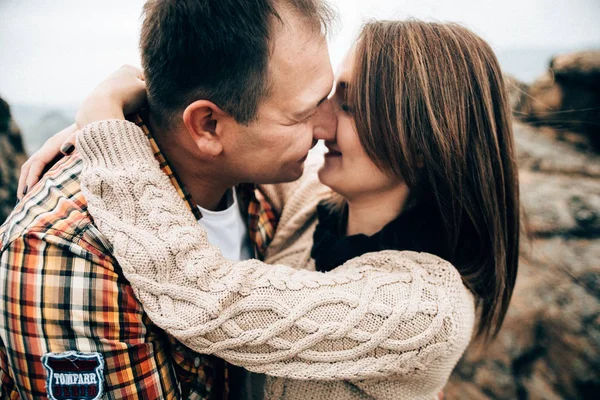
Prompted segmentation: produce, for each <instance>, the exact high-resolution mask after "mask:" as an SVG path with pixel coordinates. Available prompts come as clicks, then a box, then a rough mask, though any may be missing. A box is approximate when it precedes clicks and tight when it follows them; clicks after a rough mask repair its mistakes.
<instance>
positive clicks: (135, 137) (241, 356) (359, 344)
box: [78, 120, 463, 380]
mask: <svg viewBox="0 0 600 400" xmlns="http://www.w3.org/2000/svg"><path fill="white" fill-rule="evenodd" d="M78 148H79V151H80V152H81V156H82V159H83V160H84V169H83V172H82V175H81V182H82V190H83V193H84V195H85V196H86V198H87V201H88V206H89V212H90V214H91V215H92V217H93V219H94V224H95V225H96V226H97V228H98V229H99V230H100V232H101V233H102V234H103V235H104V236H105V237H106V238H107V240H108V241H109V242H110V243H111V244H112V246H113V254H114V256H115V257H116V259H117V260H118V262H119V264H120V266H121V268H122V270H123V273H124V275H125V277H126V278H127V279H128V280H129V282H130V283H131V285H132V287H133V288H134V290H135V292H136V295H137V296H138V298H139V300H140V302H141V303H142V305H143V306H144V310H145V312H146V313H147V314H148V316H149V317H150V318H151V319H152V320H153V322H154V323H156V325H158V326H159V327H161V328H162V329H164V330H165V331H167V332H168V333H169V334H171V335H173V336H174V337H175V338H177V339H178V340H180V341H181V342H182V343H184V344H185V345H186V346H188V347H190V348H192V349H194V350H195V351H198V352H201V353H205V354H214V355H216V356H218V357H221V358H223V359H225V360H226V361H228V362H230V363H232V364H235V365H239V366H242V367H244V368H246V369H248V370H250V371H253V372H259V373H266V374H269V375H273V376H281V377H287V378H293V379H320V380H339V379H364V378H380V377H386V376H389V375H398V374H400V375H406V374H410V373H412V372H414V371H415V370H417V369H418V370H423V369H426V368H428V366H429V365H430V364H432V363H434V362H435V360H437V359H439V358H440V357H445V356H447V355H448V353H449V352H453V351H455V348H456V341H457V338H458V336H460V335H459V332H458V331H459V330H460V329H462V328H461V323H460V316H459V314H460V313H457V312H456V308H455V307H453V304H454V303H457V301H458V300H457V299H458V298H459V297H460V296H461V293H462V289H463V286H462V282H461V279H460V276H459V274H458V272H457V271H456V269H455V268H454V267H453V266H452V265H450V264H449V263H447V262H445V261H444V260H442V259H440V258H438V257H435V256H432V255H428V254H424V253H413V252H396V251H384V252H379V253H369V254H365V255H363V256H361V257H359V258H356V259H353V260H350V261H348V262H347V263H346V264H344V265H343V266H340V267H339V268H336V269H335V270H334V271H332V272H329V273H326V274H323V273H319V272H314V271H306V270H296V269H293V268H290V267H288V266H285V265H268V264H264V263H262V262H260V261H258V260H248V261H243V262H231V261H229V260H227V259H225V258H223V257H222V256H221V254H220V252H219V250H218V248H216V247H215V246H212V245H211V244H210V243H209V242H208V240H207V235H206V232H205V231H204V230H203V229H202V228H201V227H200V225H199V224H198V223H197V221H196V220H195V218H194V216H193V215H192V213H191V212H189V210H188V209H187V208H186V206H185V204H184V202H183V200H182V199H181V198H180V197H179V196H178V194H177V193H176V191H175V189H174V188H173V186H172V185H171V184H170V182H169V179H168V177H167V176H166V175H165V174H164V173H162V171H161V170H160V167H159V165H158V162H157V161H156V160H155V158H154V157H153V154H152V151H151V148H150V146H149V143H148V141H147V139H146V137H145V135H144V133H143V132H142V131H141V130H140V129H139V128H138V127H137V126H135V125H134V124H131V123H129V122H126V121H116V120H113V121H101V122H97V123H93V124H90V125H88V126H87V127H86V128H85V129H84V130H83V133H82V135H80V136H79V137H78Z"/></svg>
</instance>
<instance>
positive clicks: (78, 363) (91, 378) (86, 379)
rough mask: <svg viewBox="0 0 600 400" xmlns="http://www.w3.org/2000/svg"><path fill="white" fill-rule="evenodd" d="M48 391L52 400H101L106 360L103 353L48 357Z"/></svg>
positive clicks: (45, 357)
mask: <svg viewBox="0 0 600 400" xmlns="http://www.w3.org/2000/svg"><path fill="white" fill-rule="evenodd" d="M42 364H44V368H46V371H47V377H46V391H47V392H48V398H49V399H51V400H98V399H100V397H102V394H103V391H104V390H103V389H104V358H103V357H102V354H100V353H80V352H77V351H68V352H66V353H46V354H44V356H43V357H42Z"/></svg>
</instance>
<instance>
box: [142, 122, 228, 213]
mask: <svg viewBox="0 0 600 400" xmlns="http://www.w3.org/2000/svg"><path fill="white" fill-rule="evenodd" d="M153 121H154V120H153V118H152V115H150V118H149V121H148V127H149V129H150V132H152V136H153V137H154V140H156V143H157V145H158V147H159V148H160V151H161V152H162V153H163V155H164V156H165V158H166V159H167V160H168V161H169V164H170V165H171V168H173V169H174V171H175V172H176V173H177V176H178V178H179V180H180V181H181V183H182V184H183V185H184V186H185V188H186V189H187V191H188V193H189V194H190V196H191V197H192V199H193V201H194V203H196V205H199V206H200V207H202V208H205V209H207V210H211V211H219V210H220V207H222V205H223V204H225V202H224V201H223V198H224V196H225V195H226V194H227V190H228V189H229V188H231V187H232V186H234V185H235V182H230V181H228V180H224V179H222V176H220V175H219V174H218V172H217V171H216V169H217V168H215V167H214V166H212V165H209V164H210V163H204V162H203V161H202V160H199V159H198V157H197V155H196V153H194V151H193V149H194V148H195V145H194V142H193V141H192V139H191V138H190V137H189V136H188V135H185V134H184V133H182V132H175V131H173V132H170V131H167V130H164V129H161V127H160V126H158V124H156V123H155V122H153Z"/></svg>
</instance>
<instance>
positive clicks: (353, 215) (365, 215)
mask: <svg viewBox="0 0 600 400" xmlns="http://www.w3.org/2000/svg"><path fill="white" fill-rule="evenodd" d="M408 193H409V190H408V187H407V186H406V185H404V184H402V185H398V186H397V187H394V188H393V189H391V190H387V191H385V192H377V193H368V194H364V195H361V196H357V197H355V198H352V199H347V202H348V224H347V228H346V235H348V236H351V235H358V234H363V235H367V236H372V235H374V234H375V233H377V232H379V231H380V230H382V229H383V228H384V227H385V226H386V225H387V224H389V223H390V222H391V221H393V220H394V219H396V218H397V217H398V216H399V215H400V213H401V212H402V210H403V209H404V206H405V204H406V200H407V198H408Z"/></svg>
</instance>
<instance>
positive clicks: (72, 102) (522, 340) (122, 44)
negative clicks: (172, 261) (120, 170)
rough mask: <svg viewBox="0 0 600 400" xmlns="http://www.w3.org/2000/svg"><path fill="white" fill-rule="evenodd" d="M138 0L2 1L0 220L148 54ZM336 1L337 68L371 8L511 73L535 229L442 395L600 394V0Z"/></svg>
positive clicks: (373, 14)
mask: <svg viewBox="0 0 600 400" xmlns="http://www.w3.org/2000/svg"><path fill="white" fill-rule="evenodd" d="M143 3H144V0H127V1H120V0H102V1H97V0H62V1H49V0H0V57H1V60H2V61H1V62H0V223H1V222H3V221H4V219H5V218H6V216H7V215H8V213H9V212H10V211H11V209H12V207H13V206H14V190H15V187H16V183H15V178H16V174H17V172H18V169H19V168H20V165H21V163H22V162H23V161H24V160H25V158H26V155H27V154H31V153H32V152H34V151H36V150H37V149H38V148H39V147H40V146H41V145H42V144H43V142H44V141H45V140H46V139H47V138H48V137H49V136H50V135H52V134H53V133H55V132H57V131H59V130H60V129H62V128H64V127H65V126H67V125H69V124H71V123H72V120H73V118H74V115H75V112H76V109H77V105H78V104H79V103H80V102H81V100H82V99H83V98H84V97H85V96H86V95H87V94H88V93H89V92H90V91H91V90H92V89H93V88H94V87H95V86H96V85H97V84H98V83H99V82H100V81H101V80H102V79H104V78H105V77H106V76H108V75H109V74H110V73H111V72H112V71H114V70H115V69H117V68H118V67H119V66H120V65H122V64H133V65H136V66H139V65H140V61H139V55H138V50H137V42H138V34H139V29H140V24H141V20H140V14H141V9H142V5H143ZM330 3H332V4H333V5H334V6H335V7H336V8H337V10H338V11H339V16H340V18H339V23H338V28H337V29H336V33H335V34H334V35H333V36H332V38H331V41H330V53H331V59H332V64H333V66H334V68H336V67H337V65H338V64H339V63H340V62H341V60H342V59H343V56H344V54H345V52H346V51H347V49H348V48H349V47H350V45H351V43H352V42H353V39H354V38H355V36H356V34H357V32H358V29H359V27H360V25H361V23H362V22H363V21H365V20H368V19H371V18H377V19H404V18H409V17H415V18H420V19H425V20H437V21H453V22H459V23H462V24H463V25H465V26H467V27H468V28H470V29H472V30H473V31H475V32H476V33H478V34H479V35H481V36H482V37H483V38H484V39H486V40H487V41H488V42H489V43H490V44H491V45H492V47H493V48H494V50H495V51H496V54H497V55H498V58H499V60H500V63H501V65H502V67H503V69H504V72H505V73H506V75H507V82H508V89H509V92H510V97H511V106H512V108H513V111H514V117H515V118H514V119H515V123H514V131H515V141H516V145H517V150H518V156H519V164H520V170H521V172H520V174H521V185H522V198H523V204H524V209H525V214H526V215H527V219H528V228H529V231H530V236H531V238H530V239H528V240H525V241H524V243H525V245H524V246H523V251H522V257H521V264H520V271H519V277H518V280H517V287H516V291H515V296H514V298H513V302H512V304H511V309H510V311H509V314H508V318H507V321H506V323H505V326H504V328H503V330H502V332H501V334H500V337H499V338H498V339H497V340H496V341H495V342H494V343H493V344H492V345H491V347H488V348H486V349H483V350H482V349H480V348H477V347H475V346H472V348H470V349H469V350H468V352H467V354H466V355H465V357H464V358H463V360H462V361H461V362H460V363H459V365H458V366H457V368H456V370H455V372H454V374H453V376H452V378H451V380H450V383H449V385H448V387H447V388H446V398H451V399H563V398H572V399H588V398H589V399H592V398H593V399H598V398H600V354H599V352H600V350H599V349H600V306H599V299H600V157H599V149H600V0H570V1H567V0H504V1H497V0H495V1H492V0H452V1H448V0H446V1H443V0H395V1H391V0H367V1H365V0H361V1H357V0H330ZM2 99H4V101H2ZM9 105H10V111H9Z"/></svg>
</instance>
